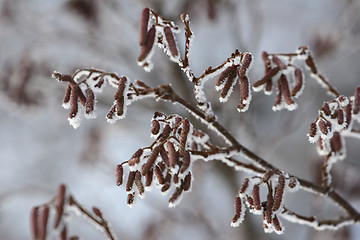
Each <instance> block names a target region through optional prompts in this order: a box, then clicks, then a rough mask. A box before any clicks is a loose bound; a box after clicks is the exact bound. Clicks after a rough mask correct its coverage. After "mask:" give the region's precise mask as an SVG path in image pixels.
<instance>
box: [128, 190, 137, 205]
mask: <svg viewBox="0 0 360 240" xmlns="http://www.w3.org/2000/svg"><path fill="white" fill-rule="evenodd" d="M134 200H135V195H134V194H133V193H128V195H127V199H126V203H127V204H128V205H132V204H134Z"/></svg>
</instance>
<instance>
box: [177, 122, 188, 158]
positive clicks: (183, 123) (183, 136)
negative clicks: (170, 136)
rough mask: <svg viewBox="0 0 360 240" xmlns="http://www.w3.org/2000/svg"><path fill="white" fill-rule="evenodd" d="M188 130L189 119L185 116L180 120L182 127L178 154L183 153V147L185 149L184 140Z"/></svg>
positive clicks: (181, 154)
mask: <svg viewBox="0 0 360 240" xmlns="http://www.w3.org/2000/svg"><path fill="white" fill-rule="evenodd" d="M189 131H190V123H189V120H188V119H187V118H186V119H184V121H183V122H182V129H181V133H180V143H179V152H180V156H183V155H184V149H185V145H186V140H187V137H188V134H189Z"/></svg>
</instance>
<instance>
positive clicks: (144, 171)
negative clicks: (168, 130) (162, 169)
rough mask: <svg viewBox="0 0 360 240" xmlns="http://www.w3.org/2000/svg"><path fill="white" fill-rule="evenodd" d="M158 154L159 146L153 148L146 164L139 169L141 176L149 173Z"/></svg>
mask: <svg viewBox="0 0 360 240" xmlns="http://www.w3.org/2000/svg"><path fill="white" fill-rule="evenodd" d="M159 152H160V147H159V146H156V147H154V149H153V150H152V151H151V153H150V155H149V157H148V159H147V161H146V163H144V165H143V168H142V169H141V174H142V175H143V176H145V175H146V174H147V173H148V172H149V171H150V169H151V168H152V166H153V165H154V163H155V160H156V158H157V157H158V155H159Z"/></svg>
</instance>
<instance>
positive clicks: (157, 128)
mask: <svg viewBox="0 0 360 240" xmlns="http://www.w3.org/2000/svg"><path fill="white" fill-rule="evenodd" d="M151 125H152V129H151V134H152V135H157V134H158V133H159V131H160V123H159V121H158V120H152V122H151Z"/></svg>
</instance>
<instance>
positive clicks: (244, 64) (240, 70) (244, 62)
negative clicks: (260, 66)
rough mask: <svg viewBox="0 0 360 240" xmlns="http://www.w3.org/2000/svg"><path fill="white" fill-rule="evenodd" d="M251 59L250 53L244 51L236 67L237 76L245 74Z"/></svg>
mask: <svg viewBox="0 0 360 240" xmlns="http://www.w3.org/2000/svg"><path fill="white" fill-rule="evenodd" d="M251 61H252V55H251V54H250V53H245V54H244V56H243V58H242V61H241V65H240V67H239V68H238V76H239V78H240V79H241V78H244V77H245V76H246V75H247V71H248V70H249V67H250V64H251Z"/></svg>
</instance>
